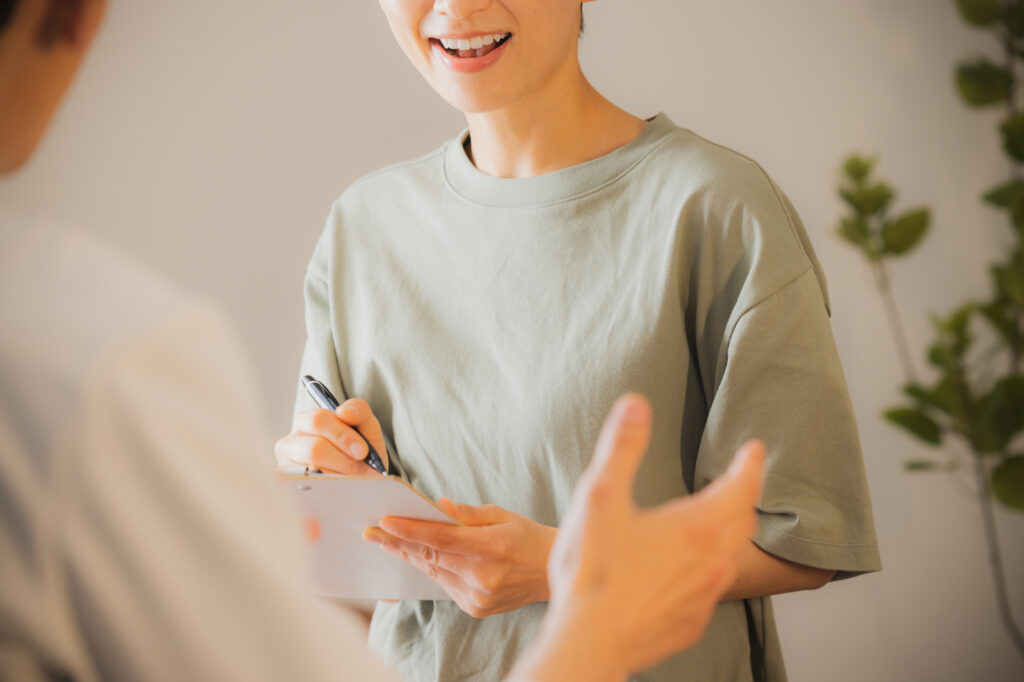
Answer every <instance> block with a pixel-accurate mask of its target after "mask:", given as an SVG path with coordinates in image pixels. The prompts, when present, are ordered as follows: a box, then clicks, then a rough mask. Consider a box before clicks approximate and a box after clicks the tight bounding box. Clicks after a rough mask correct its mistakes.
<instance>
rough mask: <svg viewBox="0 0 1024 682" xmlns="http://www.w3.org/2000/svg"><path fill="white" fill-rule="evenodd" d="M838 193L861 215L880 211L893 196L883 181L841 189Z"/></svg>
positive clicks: (869, 214)
mask: <svg viewBox="0 0 1024 682" xmlns="http://www.w3.org/2000/svg"><path fill="white" fill-rule="evenodd" d="M839 195H840V196H841V197H842V198H843V199H844V200H845V201H846V203H847V204H849V205H850V207H851V208H853V210H854V211H856V212H857V214H858V215H860V216H862V217H864V216H871V215H875V214H876V213H881V212H882V211H884V210H885V209H886V208H887V207H888V206H889V202H891V201H892V199H893V196H895V194H894V192H893V190H892V188H891V187H889V186H888V185H887V184H885V183H884V182H879V183H876V184H874V185H867V186H862V187H854V188H850V189H842V190H840V191H839Z"/></svg>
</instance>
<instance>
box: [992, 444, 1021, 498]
mask: <svg viewBox="0 0 1024 682" xmlns="http://www.w3.org/2000/svg"><path fill="white" fill-rule="evenodd" d="M992 494H993V495H994V496H995V498H996V499H997V500H999V501H1000V502H1002V503H1003V504H1005V505H1006V506H1007V507H1009V508H1010V509H1015V510H1017V511H1021V512H1024V457H1020V456H1017V457H1009V458H1007V459H1006V460H1004V461H1003V462H1002V463H1001V464H1000V465H999V466H997V467H996V468H995V469H994V470H993V471H992Z"/></svg>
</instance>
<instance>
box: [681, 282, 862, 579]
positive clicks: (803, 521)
mask: <svg viewBox="0 0 1024 682" xmlns="http://www.w3.org/2000/svg"><path fill="white" fill-rule="evenodd" d="M724 348H725V352H726V357H725V358H724V362H720V367H723V368H724V370H723V371H721V373H720V378H719V379H718V381H717V386H716V387H715V389H714V392H713V397H712V400H711V402H710V405H709V412H708V420H707V424H706V428H705V433H704V437H703V439H702V442H701V446H700V449H699V452H698V457H697V464H696V472H695V474H696V475H695V486H696V487H697V488H698V489H699V488H701V487H703V486H704V485H706V484H707V483H708V482H709V481H711V480H712V479H713V478H715V477H716V476H718V475H720V474H721V473H722V472H724V471H725V469H726V467H727V466H728V463H729V461H730V460H731V458H732V455H733V453H735V452H736V450H737V449H738V448H739V447H740V446H741V445H742V444H743V443H744V442H745V441H746V440H748V439H750V438H760V439H762V440H763V441H764V442H765V444H766V446H767V452H768V459H767V462H766V470H765V484H764V493H763V499H762V502H761V504H760V505H759V520H760V523H759V529H758V531H757V534H756V536H755V542H756V544H757V545H758V546H759V547H761V548H762V549H764V550H765V551H767V552H769V553H771V554H774V555H776V556H779V557H781V558H784V559H788V560H790V561H794V562H797V563H800V564H804V565H807V566H813V567H817V568H822V569H827V570H834V571H836V572H837V573H836V577H837V578H843V577H849V576H852V575H856V574H858V573H864V572H869V571H877V570H879V569H880V568H881V563H880V559H879V554H878V548H877V543H876V540H875V531H874V522H873V519H872V513H871V502H870V496H869V493H868V488H867V482H866V477H865V474H864V464H863V459H862V456H861V451H860V441H859V437H858V434H857V426H856V422H855V419H854V416H853V409H852V406H851V404H850V399H849V395H848V392H847V387H846V380H845V378H844V376H843V372H842V368H841V366H840V363H839V358H838V354H837V352H836V348H835V342H834V340H833V338H832V331H831V327H830V325H829V320H828V313H827V310H826V307H825V305H824V298H823V292H822V288H821V285H820V283H819V279H818V277H817V276H816V275H815V271H814V269H813V268H812V267H810V266H808V267H807V268H806V269H805V270H804V271H803V272H802V273H801V274H799V275H797V276H796V277H795V278H794V279H792V280H791V281H789V282H788V283H785V284H783V285H782V286H781V287H779V288H778V289H776V290H775V291H774V292H771V293H769V294H768V295H767V296H766V297H765V298H764V299H763V300H761V301H759V302H756V303H755V304H754V305H752V306H751V307H750V308H749V309H748V310H746V311H743V312H742V314H740V315H739V316H738V317H737V321H736V322H735V324H734V325H733V327H732V329H731V332H730V333H729V335H728V337H727V342H726V344H725V345H724ZM721 360H722V358H720V361H721Z"/></svg>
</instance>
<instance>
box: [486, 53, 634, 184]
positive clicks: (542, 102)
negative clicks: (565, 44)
mask: <svg viewBox="0 0 1024 682" xmlns="http://www.w3.org/2000/svg"><path fill="white" fill-rule="evenodd" d="M466 120H467V122H468V123H469V144H468V145H467V151H468V152H469V154H470V159H471V160H472V161H473V164H474V165H475V166H476V167H477V168H479V169H480V170H481V171H483V172H484V173H487V174H488V175H493V176H495V177H499V178H526V177H532V176H535V175H542V174H544V173H551V172H553V171H556V170H560V169H562V168H568V167H570V166H575V165H577V164H580V163H583V162H584V161H589V160H591V159H596V158H598V157H599V156H603V155H605V154H607V153H609V152H612V151H614V150H616V149H618V148H619V147H621V146H623V145H624V144H627V143H628V142H630V141H631V140H633V139H635V138H636V137H637V136H638V135H639V134H640V133H641V132H642V131H643V129H644V126H645V125H646V122H645V121H644V120H643V119H640V118H637V117H635V116H633V115H632V114H629V113H628V112H626V111H623V110H622V109H620V108H618V107H617V106H615V105H614V104H612V103H611V102H610V101H608V100H607V99H605V97H604V96H602V95H601V94H600V93H599V92H597V90H595V89H594V88H593V86H591V85H590V83H589V82H587V80H586V78H584V77H583V74H582V72H580V71H578V70H576V71H575V73H571V74H569V75H568V77H566V78H562V79H557V80H554V81H552V82H551V84H550V85H549V87H548V88H545V91H541V92H536V93H532V94H531V95H530V96H528V97H524V98H522V99H521V100H520V101H517V102H514V103H512V104H510V105H509V106H507V107H504V108H502V109H499V110H496V111H489V112H485V113H473V114H466Z"/></svg>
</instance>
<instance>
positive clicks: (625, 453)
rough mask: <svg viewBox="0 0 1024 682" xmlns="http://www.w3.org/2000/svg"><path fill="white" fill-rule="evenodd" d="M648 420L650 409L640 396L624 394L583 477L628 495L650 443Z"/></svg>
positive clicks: (613, 409)
mask: <svg viewBox="0 0 1024 682" xmlns="http://www.w3.org/2000/svg"><path fill="white" fill-rule="evenodd" d="M651 419H652V417H651V406H650V404H649V403H648V402H647V399H646V398H644V397H643V396H641V395H639V394H637V393H627V394H626V395H624V396H622V397H621V398H619V399H618V400H617V401H615V405H614V406H613V407H612V410H611V412H610V413H609V414H608V417H607V418H606V419H605V422H604V426H603V427H602V428H601V436H600V438H598V441H597V447H596V449H595V450H594V458H593V459H592V460H591V462H590V465H589V466H588V467H587V471H586V473H585V474H584V475H585V476H586V477H587V478H588V479H591V480H593V481H594V482H598V483H602V484H603V485H605V486H609V487H610V489H612V490H617V491H620V492H623V493H625V494H626V495H632V491H633V479H634V478H635V477H636V470H637V469H638V468H639V466H640V461H641V460H642V459H643V458H644V454H645V453H646V452H647V447H648V446H649V445H650V443H651Z"/></svg>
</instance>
